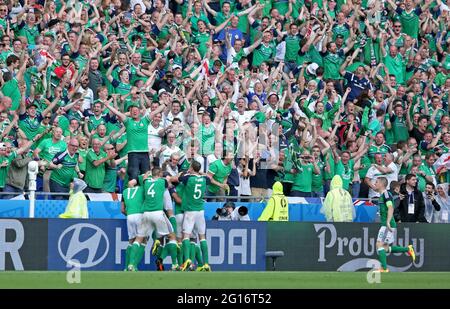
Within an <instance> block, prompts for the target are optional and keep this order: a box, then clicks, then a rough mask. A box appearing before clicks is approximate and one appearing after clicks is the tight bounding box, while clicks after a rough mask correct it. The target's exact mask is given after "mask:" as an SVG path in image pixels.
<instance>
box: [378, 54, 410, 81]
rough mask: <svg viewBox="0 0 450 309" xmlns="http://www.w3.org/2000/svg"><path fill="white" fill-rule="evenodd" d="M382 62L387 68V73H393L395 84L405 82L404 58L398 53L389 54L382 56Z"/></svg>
mask: <svg viewBox="0 0 450 309" xmlns="http://www.w3.org/2000/svg"><path fill="white" fill-rule="evenodd" d="M383 63H384V64H385V65H386V67H387V68H388V70H389V74H392V75H395V78H396V80H397V84H400V85H402V84H404V83H405V73H406V60H404V59H403V57H402V56H401V55H400V54H397V56H395V57H392V56H391V55H390V54H387V55H386V56H384V59H383Z"/></svg>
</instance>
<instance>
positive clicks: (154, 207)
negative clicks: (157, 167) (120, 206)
mask: <svg viewBox="0 0 450 309" xmlns="http://www.w3.org/2000/svg"><path fill="white" fill-rule="evenodd" d="M139 183H140V184H141V185H142V184H143V186H144V204H143V211H144V212H145V211H158V210H163V209H164V191H165V190H166V188H167V181H166V180H165V179H163V178H152V177H149V178H146V179H144V178H143V177H142V176H139Z"/></svg>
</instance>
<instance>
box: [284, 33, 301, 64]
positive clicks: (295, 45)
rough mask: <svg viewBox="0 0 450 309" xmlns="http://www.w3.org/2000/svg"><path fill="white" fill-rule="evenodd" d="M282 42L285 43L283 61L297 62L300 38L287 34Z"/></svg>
mask: <svg viewBox="0 0 450 309" xmlns="http://www.w3.org/2000/svg"><path fill="white" fill-rule="evenodd" d="M284 41H285V42H286V54H285V56H284V61H286V62H288V61H297V58H298V51H299V50H300V36H298V35H290V34H288V35H287V36H286V37H285V39H284Z"/></svg>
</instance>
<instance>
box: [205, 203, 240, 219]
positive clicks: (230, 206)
mask: <svg viewBox="0 0 450 309" xmlns="http://www.w3.org/2000/svg"><path fill="white" fill-rule="evenodd" d="M235 207H236V206H235V204H234V203H233V202H226V203H225V204H224V205H223V206H222V207H221V208H217V209H216V214H215V215H214V216H213V217H212V218H211V220H218V221H231V220H232V218H231V217H232V216H231V214H232V213H233V211H234V209H235Z"/></svg>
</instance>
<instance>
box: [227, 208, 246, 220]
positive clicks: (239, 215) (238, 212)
mask: <svg viewBox="0 0 450 309" xmlns="http://www.w3.org/2000/svg"><path fill="white" fill-rule="evenodd" d="M231 221H250V216H249V215H248V208H247V207H245V206H239V207H236V208H235V209H234V210H233V212H232V213H231Z"/></svg>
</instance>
